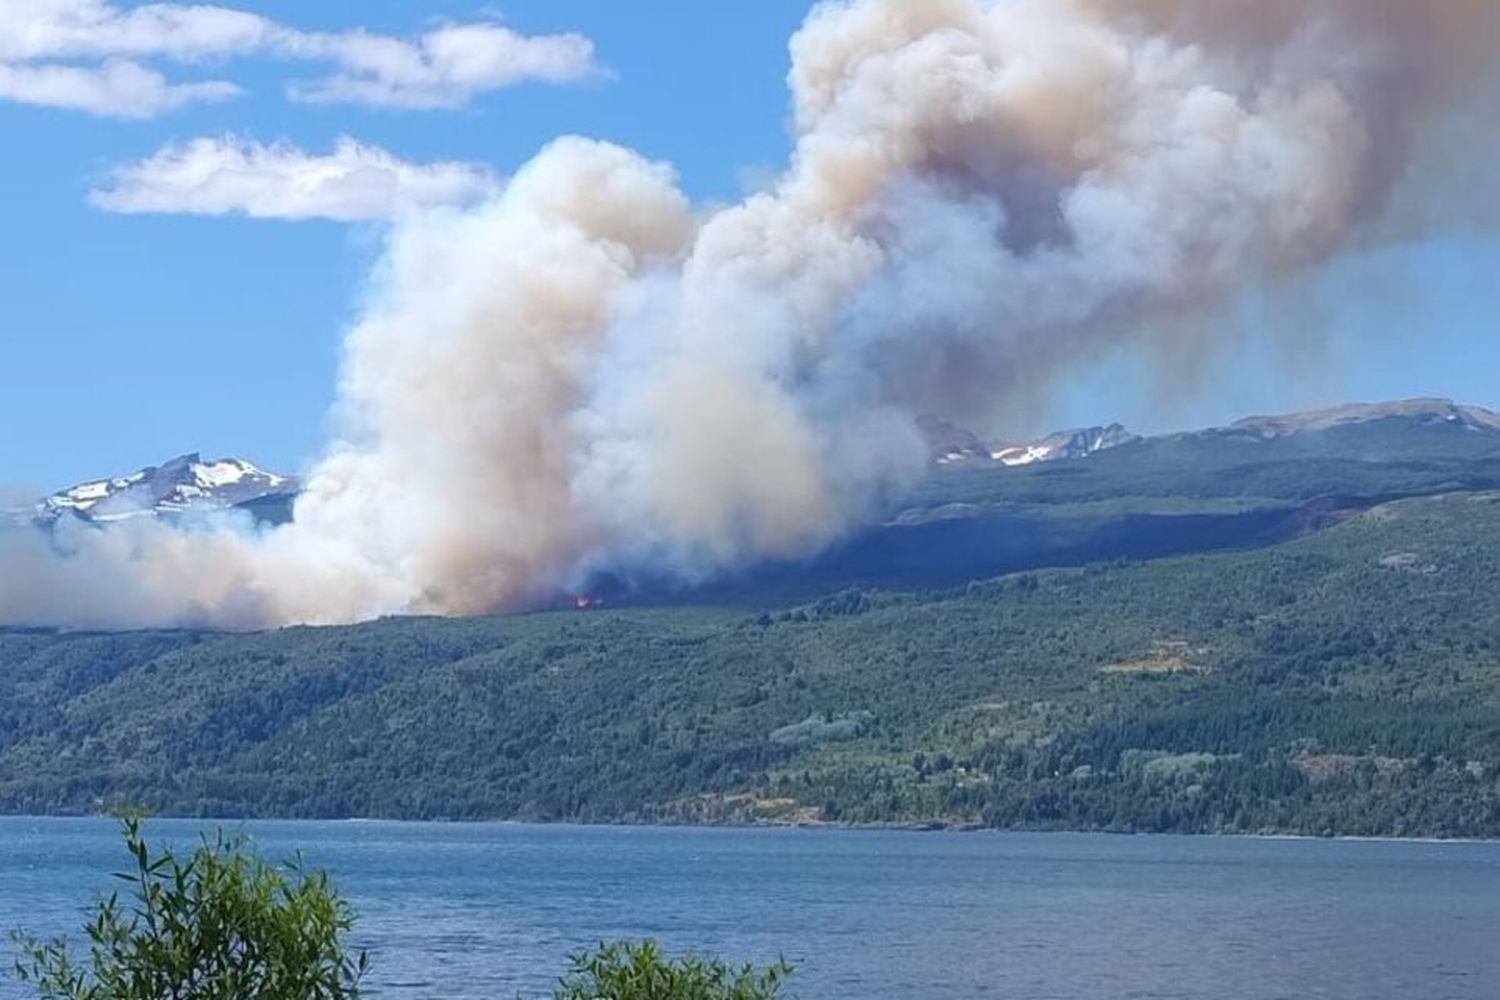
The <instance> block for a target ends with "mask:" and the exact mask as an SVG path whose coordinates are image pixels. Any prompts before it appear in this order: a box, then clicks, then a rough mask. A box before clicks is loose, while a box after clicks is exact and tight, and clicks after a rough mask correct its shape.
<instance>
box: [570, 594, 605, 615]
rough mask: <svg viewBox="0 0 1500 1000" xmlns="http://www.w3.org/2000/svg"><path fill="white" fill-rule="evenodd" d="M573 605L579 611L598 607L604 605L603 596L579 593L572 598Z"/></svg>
mask: <svg viewBox="0 0 1500 1000" xmlns="http://www.w3.org/2000/svg"><path fill="white" fill-rule="evenodd" d="M573 606H574V607H576V608H577V609H578V610H579V611H587V610H589V609H590V608H600V607H603V606H604V598H602V597H594V596H593V595H592V594H579V595H578V596H577V597H575V598H573Z"/></svg>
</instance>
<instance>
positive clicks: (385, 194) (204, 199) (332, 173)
mask: <svg viewBox="0 0 1500 1000" xmlns="http://www.w3.org/2000/svg"><path fill="white" fill-rule="evenodd" d="M497 187H498V181H497V180H496V178H495V176H494V175H493V174H492V173H491V172H490V171H489V170H488V169H486V168H484V167H482V166H479V165H476V164H469V163H427V164H415V163H408V162H406V161H404V160H401V159H398V158H397V157H395V156H393V155H392V154H391V153H389V152H387V151H386V150H384V149H381V148H379V147H378V146H370V145H365V144H363V143H360V142H356V141H355V140H353V139H350V138H342V139H340V140H339V141H338V143H337V144H336V146H335V147H334V150H333V152H332V153H330V154H328V155H321V156H320V155H316V154H312V153H308V152H306V151H304V150H301V149H298V148H296V147H295V146H292V145H289V144H286V143H275V144H272V145H263V144H261V143H256V142H251V141H249V140H244V139H237V138H234V137H232V136H224V137H220V138H200V139H194V140H192V141H190V142H184V143H177V144H173V145H170V146H166V147H164V148H163V149H161V150H159V151H158V152H156V153H155V154H154V155H152V156H150V157H148V158H147V159H144V160H141V161H139V162H137V163H131V164H127V165H124V166H121V167H117V168H116V169H114V170H113V171H111V172H110V175H109V177H108V180H107V181H106V182H105V183H104V184H102V185H101V186H99V187H97V188H95V189H94V190H93V191H91V192H90V193H89V200H90V202H92V203H93V204H94V205H95V206H96V207H98V208H101V209H103V210H105V211H108V212H126V213H181V214H191V215H248V216H251V217H253V218H258V219H333V220H337V221H341V222H359V221H365V220H370V219H382V218H388V217H390V216H393V215H395V214H397V213H399V212H401V211H402V210H404V209H407V208H420V207H430V206H434V205H449V204H464V203H470V202H474V201H477V200H479V199H480V198H483V197H484V196H486V195H488V194H490V193H492V192H494V191H495V190H496V188H497Z"/></svg>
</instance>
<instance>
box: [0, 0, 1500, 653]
mask: <svg viewBox="0 0 1500 1000" xmlns="http://www.w3.org/2000/svg"><path fill="white" fill-rule="evenodd" d="M1496 6H1497V5H1495V4H1494V3H1493V0H1005V2H1001V3H985V2H980V0H920V2H918V0H860V2H854V3H831V4H825V5H823V6H820V7H818V8H816V9H815V10H814V11H813V13H812V14H811V15H810V17H809V19H808V21H807V23H806V25H805V26H804V27H803V28H802V30H801V31H800V32H799V33H798V34H797V36H796V37H795V38H794V39H793V40H792V46H791V47H792V55H793V67H792V71H791V75H790V84H791V87H792V97H793V102H794V108H795V121H796V131H797V143H796V149H795V152H794V154H793V159H792V162H791V164H790V167H789V168H788V170H787V171H786V173H785V174H784V175H783V176H782V177H781V178H780V179H779V180H778V181H777V183H776V184H775V186H774V187H773V188H772V189H770V190H768V191H766V192H765V193H762V194H758V195H756V196H754V197H751V198H749V199H748V200H746V201H745V202H744V203H742V204H739V205H736V206H734V207H731V208H728V209H725V210H722V211H719V212H716V213H715V214H713V215H711V216H709V217H707V218H698V217H695V216H694V214H693V212H692V210H691V208H690V206H689V204H688V202H687V200H686V199H685V198H684V196H683V195H682V194H681V193H680V192H679V191H678V190H677V188H676V186H675V183H674V179H673V176H672V173H671V171H670V169H669V168H667V167H665V166H662V165H660V164H653V163H649V162H646V161H644V160H642V159H641V158H640V157H639V156H637V155H636V154H634V153H632V152H630V151H628V150H624V149H620V148H618V147H615V146H611V145H607V144H603V143H597V142H590V141H587V140H583V139H575V138H568V139H562V140H559V141H558V142H556V143H554V144H553V145H551V146H549V147H548V148H547V149H545V150H544V151H543V152H542V153H541V154H540V155H539V156H538V157H537V158H536V159H535V160H533V161H532V162H531V163H530V164H529V165H528V166H526V167H525V168H524V169H523V170H522V171H520V172H519V173H518V174H517V175H516V177H515V178H514V179H513V180H512V181H511V183H510V184H509V185H508V186H507V188H506V190H505V191H504V192H503V193H502V194H501V195H499V196H498V197H497V198H496V199H495V200H494V201H493V202H491V203H490V204H488V205H486V206H484V207H482V208H480V209H477V210H475V211H472V212H469V213H452V212H437V213H433V214H430V215H426V216H424V217H421V218H417V219H414V220H412V221H409V222H407V223H404V224H403V225H402V226H401V227H400V228H399V229H398V230H397V231H396V232H394V234H393V235H392V237H391V242H390V248H389V253H388V255H387V258H386V260H385V261H384V263H383V264H382V266H381V268H380V271H379V273H378V274H377V275H376V277H375V280H374V292H373V294H372V300H371V302H370V304H369V305H368V307H367V310H366V312H365V314H364V316H363V317H362V319H361V320H360V321H359V322H358V323H357V325H356V326H355V327H354V328H353V330H352V331H351V333H350V334H349V337H348V343H347V346H346V358H345V364H344V372H343V378H342V382H341V385H340V392H339V398H340V402H339V407H338V415H339V418H340V420H341V421H343V426H345V427H346V428H347V430H346V433H345V434H344V435H343V439H342V440H341V441H340V442H339V443H338V444H336V445H334V446H333V447H332V448H331V449H330V451H329V453H328V454H327V456H326V457H325V458H324V459H323V460H322V461H321V462H320V463H319V464H318V465H317V466H316V468H315V469H314V470H313V472H312V474H311V476H310V478H309V482H308V490H307V494H306V495H305V496H304V497H303V498H302V500H301V501H300V502H299V504H298V506H297V511H296V522H295V524H293V525H291V526H288V527H285V528H282V529H278V530H274V531H269V532H264V533H259V534H257V533H254V532H251V531H248V530H245V529H243V527H240V528H238V529H236V528H233V527H226V526H224V525H222V524H221V525H205V526H202V527H199V528H196V529H188V530H178V529H170V528H166V527H162V526H160V525H125V526H121V527H119V528H111V529H109V530H106V531H103V532H99V531H92V530H76V531H73V532H71V533H69V534H68V535H66V536H65V537H63V538H62V539H60V541H59V542H58V543H56V544H51V543H46V542H45V541H44V540H39V539H31V540H25V541H16V542H13V543H11V549H13V550H14V551H10V550H8V551H7V552H6V553H5V563H4V571H3V576H0V617H3V618H4V619H6V620H26V621H52V622H56V621H61V622H73V623H80V622H83V623H103V624H124V623H141V624H144V623H158V622H180V621H188V620H208V621H214V622H219V623H223V624H228V625H235V626H245V625H256V624H262V623H279V622H290V621H311V622H327V621H343V620H350V619H357V618H362V617H367V616H371V615H376V614H381V613H390V612H440V613H464V612H474V611H481V610H490V609H499V608H507V607H516V606H521V605H524V604H526V603H527V602H530V601H534V600H536V599H539V598H542V597H544V596H546V595H548V594H551V593H554V592H555V591H556V590H557V589H558V588H562V587H566V586H567V585H568V584H569V583H570V582H571V581H573V580H576V579H577V578H578V576H579V575H580V574H581V573H583V572H585V571H587V570H588V569H591V568H598V567H604V566H619V565H627V566H649V567H652V568H654V569H658V570H661V569H668V570H671V571H674V572H677V573H680V574H685V575H688V576H692V575H695V574H702V573H708V572H712V571H715V570H720V569H725V568H733V567H734V566H737V565H741V564H743V563H745V562H747V561H750V560H754V559H758V558H763V557H768V556H788V555H795V554H799V553H806V552H810V551H812V550H815V549H816V548H817V547H819V546H820V545H823V544H826V543H827V542H829V541H830V540H833V539H835V538H836V537H837V536H838V535H839V534H840V533H841V532H844V531H846V530H847V529H848V528H849V527H850V526H851V525H853V524H857V523H858V522H859V521H860V520H861V519H862V518H864V517H865V516H867V515H868V514H869V513H870V512H871V511H872V509H873V508H874V505H875V504H876V503H877V502H878V501H879V499H880V498H881V497H882V496H883V495H884V494H885V493H886V492H887V491H889V490H891V489H893V488H898V487H899V486H901V485H902V484H904V483H906V482H907V481H909V480H910V478H911V477H912V476H914V475H916V474H917V473H918V472H919V471H920V469H921V466H922V459H923V452H922V447H921V444H920V438H919V436H918V434H917V432H916V430H915V425H914V420H915V417H916V416H918V415H921V414H925V413H941V414H945V415H949V416H953V417H956V418H960V419H982V418H983V417H984V415H985V414H986V413H988V412H993V411H994V410H995V409H996V408H998V407H1011V408H1014V407H1017V406H1022V407H1024V406H1026V405H1029V404H1033V403H1035V402H1036V401H1038V400H1040V399H1042V398H1044V396H1045V394H1046V392H1047V391H1048V388H1049V386H1050V384H1051V383H1052V381H1053V380H1054V378H1055V376H1056V375H1057V374H1059V373H1060V372H1061V371H1062V370H1064V369H1065V368H1066V367H1067V366H1070V365H1076V364H1079V363H1082V362H1086V361H1087V360H1088V359H1089V358H1090V357H1091V356H1093V355H1095V354H1096V353H1098V352H1100V351H1101V350H1103V349H1104V348H1106V347H1108V346H1110V345H1112V344H1113V343H1115V342H1117V341H1118V340H1120V339H1122V338H1137V339H1148V338H1151V337H1153V336H1163V335H1164V334H1159V333H1153V331H1159V330H1168V331H1170V335H1171V336H1172V337H1176V338H1180V337H1182V336H1183V330H1184V329H1188V330H1201V331H1202V333H1201V336H1209V335H1210V331H1211V330H1212V329H1213V325H1212V324H1210V323H1207V322H1199V323H1196V324H1195V322H1194V321H1195V320H1200V321H1201V320H1207V319H1209V318H1210V317H1212V315H1213V314H1214V311H1215V310H1216V309H1217V308H1219V307H1220V306H1222V305H1223V304H1224V302H1225V300H1226V299H1227V298H1228V297H1230V296H1231V295H1233V294H1234V293H1235V292H1236V291H1237V290H1238V289H1240V288H1242V287H1244V286H1245V285H1246V284H1247V283H1253V282H1258V281H1265V280H1274V279H1276V278H1278V277H1280V276H1283V275H1287V274H1291V273H1297V272H1301V271H1305V270H1306V269H1308V268H1312V267H1316V266H1318V265H1319V264H1320V263H1321V262H1323V261H1325V260H1326V259H1328V257H1329V256H1330V255H1331V254H1333V253H1335V252H1337V251H1339V250H1340V249H1342V248H1344V247H1345V246H1347V245H1348V244H1349V243H1350V242H1351V241H1352V240H1354V239H1356V238H1358V237H1359V236H1360V235H1361V234H1362V233H1363V232H1365V231H1367V230H1368V229H1369V228H1370V227H1369V226H1368V225H1367V224H1368V223H1371V222H1374V221H1376V220H1378V219H1379V218H1380V216H1381V214H1382V212H1383V211H1384V209H1385V208H1386V206H1387V205H1388V203H1389V202H1390V200H1391V198H1392V195H1393V192H1394V190H1395V188H1396V186H1397V184H1398V183H1399V182H1400V181H1401V180H1402V179H1403V175H1404V174H1405V173H1406V171H1407V168H1408V166H1409V164H1410V162H1411V160H1412V154H1413V150H1414V148H1415V147H1416V144H1417V143H1418V142H1419V141H1420V139H1421V136H1422V133H1423V131H1424V130H1425V129H1426V127H1427V126H1429V125H1431V124H1434V123H1435V121H1436V119H1437V117H1438V116H1439V115H1440V114H1442V113H1443V112H1444V109H1446V108H1450V107H1453V106H1455V105H1456V102H1457V101H1458V100H1459V99H1460V97H1462V96H1463V94H1464V91H1465V90H1472V89H1473V88H1474V87H1477V86H1482V85H1483V81H1482V80H1481V79H1480V77H1481V73H1482V71H1483V68H1484V66H1483V60H1484V55H1485V53H1484V51H1483V49H1482V46H1483V45H1484V44H1485V43H1486V42H1487V41H1488V40H1490V39H1493V38H1495V37H1497V36H1496V35H1495V34H1494V33H1493V31H1492V29H1493V28H1494V27H1495V22H1496V17H1495V8H1496ZM58 548H61V549H63V550H64V551H65V552H66V553H67V555H65V556H63V557H59V556H58V555H57V553H56V550H57V549H58Z"/></svg>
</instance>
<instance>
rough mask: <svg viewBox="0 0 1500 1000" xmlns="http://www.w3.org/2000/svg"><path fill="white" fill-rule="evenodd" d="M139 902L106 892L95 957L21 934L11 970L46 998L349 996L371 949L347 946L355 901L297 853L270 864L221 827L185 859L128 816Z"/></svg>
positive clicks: (347, 999)
mask: <svg viewBox="0 0 1500 1000" xmlns="http://www.w3.org/2000/svg"><path fill="white" fill-rule="evenodd" d="M124 834H125V843H126V846H127V848H128V849H129V851H130V854H131V857H132V858H133V860H134V866H133V868H132V870H130V871H127V872H122V873H120V874H118V875H117V876H116V877H117V878H119V879H121V880H123V881H124V882H126V883H128V884H129V885H130V886H131V887H132V888H131V896H132V902H131V903H129V904H128V905H122V904H121V902H120V899H119V896H118V894H114V895H111V896H110V897H109V898H107V899H105V900H102V901H101V902H100V903H99V905H98V909H97V911H96V912H95V915H94V917H93V919H92V920H91V921H90V922H89V924H88V925H87V927H86V932H87V935H88V940H89V949H88V950H89V954H88V958H87V959H86V960H80V959H76V958H75V957H74V955H73V952H72V950H71V949H70V947H69V945H68V943H67V942H66V941H65V940H57V941H45V942H44V941H38V940H36V939H33V938H26V937H22V936H20V935H17V944H18V945H19V946H20V948H21V952H22V957H21V959H20V960H18V961H17V963H16V969H15V971H16V975H17V976H18V977H19V978H20V979H21V981H22V982H24V983H27V984H29V985H30V986H32V987H33V988H34V989H35V990H36V991H37V993H38V994H39V995H40V996H41V998H42V1000H178V998H192V1000H352V998H355V997H358V996H359V982H360V979H361V977H362V976H363V974H364V972H365V969H366V967H367V956H366V955H365V954H364V953H363V952H360V953H358V954H357V955H354V954H351V953H350V952H349V951H347V950H346V948H345V946H344V943H343V939H344V936H345V935H346V934H347V933H348V931H349V930H350V928H351V927H352V926H353V923H354V917H353V913H352V911H351V910H350V908H349V906H348V904H347V903H346V902H345V901H344V900H343V899H342V898H341V897H340V896H339V895H338V894H337V893H336V892H335V891H334V889H333V888H332V886H331V885H330V883H329V881H328V877H327V876H326V875H325V874H323V873H321V872H314V873H309V872H306V871H304V870H303V868H302V866H301V862H300V861H292V862H288V863H287V864H285V865H283V866H272V865H269V864H267V863H266V862H264V861H262V860H260V859H259V858H257V857H255V856H254V855H253V854H252V853H251V852H250V851H249V849H248V845H247V844H246V842H245V841H244V840H243V839H240V838H235V837H227V836H225V834H224V833H223V832H222V831H221V832H219V833H217V834H216V835H215V836H214V837H213V838H208V837H205V838H204V840H203V842H202V844H201V845H200V846H199V847H198V848H197V849H196V850H195V851H194V852H193V853H192V855H191V856H190V857H188V858H186V859H185V860H184V859H183V858H182V857H179V856H178V855H177V854H174V853H173V852H172V851H170V850H161V851H159V852H153V851H152V849H151V848H150V847H148V846H147V844H146V841H145V838H144V837H143V835H142V833H141V824H140V821H139V820H136V819H126V820H124Z"/></svg>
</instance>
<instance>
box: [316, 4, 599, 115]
mask: <svg viewBox="0 0 1500 1000" xmlns="http://www.w3.org/2000/svg"><path fill="white" fill-rule="evenodd" d="M291 48H292V49H293V50H294V51H303V52H314V51H316V52H321V53H323V54H325V55H326V56H327V57H329V58H331V59H332V60H333V61H334V62H335V63H336V64H337V65H338V67H339V70H338V72H337V73H335V74H334V75H332V76H330V77H328V78H326V79H323V80H318V81H314V82H311V83H297V84H293V85H292V88H291V93H292V96H293V97H294V98H296V99H299V100H305V101H315V102H320V103H325V102H342V101H353V102H358V103H362V104H374V105H383V106H389V107H407V108H452V107H459V106H462V105H464V104H467V103H468V102H469V100H470V99H471V98H473V96H474V95H475V94H477V93H481V92H483V91H487V90H497V89H499V88H502V87H510V86H514V85H515V84H517V83H522V82H525V81H528V80H539V81H545V82H550V83H566V82H569V81H573V80H579V79H583V78H585V77H588V76H593V75H596V74H598V73H599V69H598V66H597V64H596V63H595V62H594V43H593V42H592V41H590V40H589V39H588V38H587V37H585V36H583V35H580V34H575V33H570V34H564V35H543V36H538V37H527V36H525V35H521V34H518V33H517V32H515V31H512V30H511V29H509V28H506V27H504V26H502V25H498V24H455V25H448V26H446V27H442V28H438V29H436V30H434V31H429V32H428V33H427V34H425V35H423V36H421V37H420V38H419V39H417V40H416V41H414V42H406V41H401V40H398V39H394V38H385V37H381V36H379V35H369V34H365V33H362V32H348V33H345V34H340V35H322V36H303V37H302V38H299V39H295V40H293V42H292V44H291Z"/></svg>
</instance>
